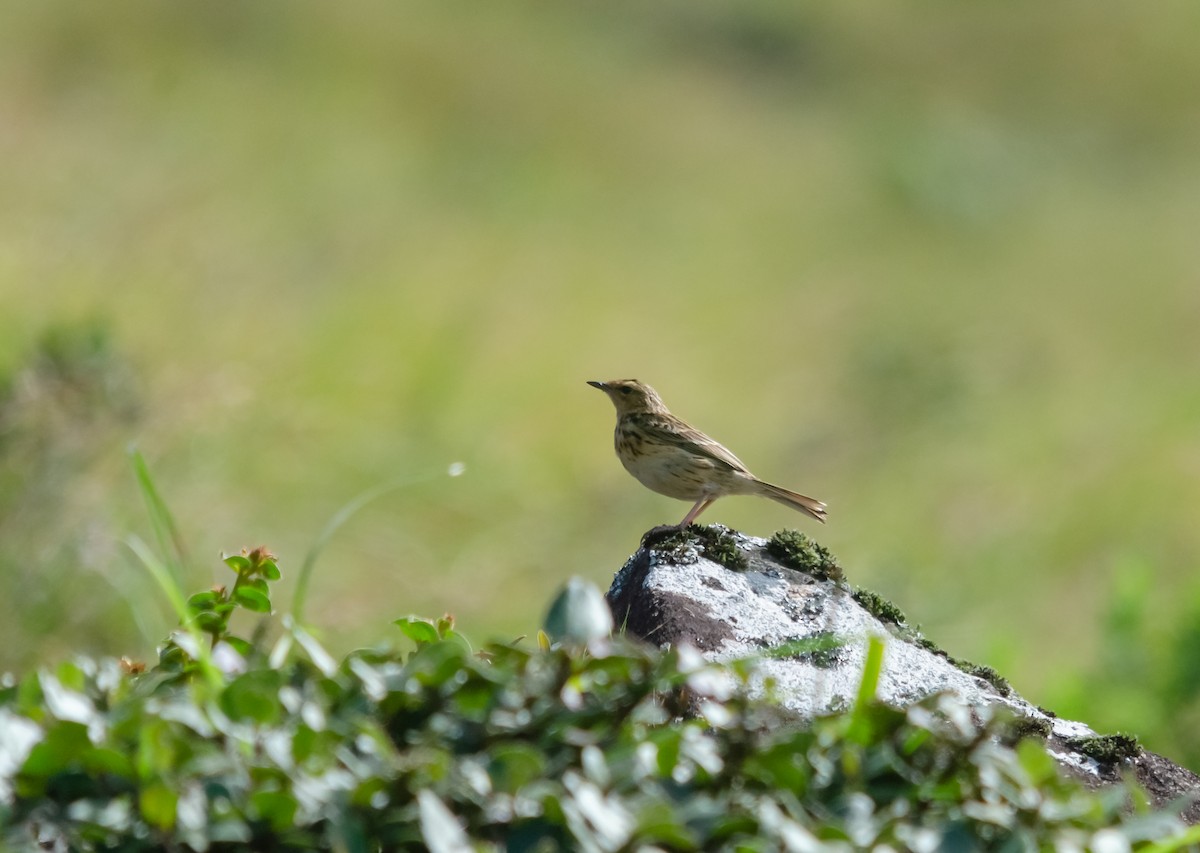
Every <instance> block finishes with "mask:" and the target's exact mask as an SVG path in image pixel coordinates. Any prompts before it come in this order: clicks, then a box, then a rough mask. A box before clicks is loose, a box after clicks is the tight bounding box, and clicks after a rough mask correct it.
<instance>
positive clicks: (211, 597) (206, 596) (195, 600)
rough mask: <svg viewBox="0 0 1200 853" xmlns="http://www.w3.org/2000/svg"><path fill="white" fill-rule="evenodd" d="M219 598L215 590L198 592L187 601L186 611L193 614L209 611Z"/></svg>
mask: <svg viewBox="0 0 1200 853" xmlns="http://www.w3.org/2000/svg"><path fill="white" fill-rule="evenodd" d="M220 598H221V596H220V595H218V594H217V592H216V591H215V590H211V589H210V590H208V591H207V592H198V593H196V594H195V595H193V596H192V597H191V598H189V599H188V600H187V606H188V610H190V611H192V612H193V613H199V612H200V611H202V610H211V609H212V607H213V605H214V604H216V603H217V601H219V600H220Z"/></svg>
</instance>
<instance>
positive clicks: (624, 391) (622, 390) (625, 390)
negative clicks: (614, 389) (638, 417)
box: [621, 385, 633, 394]
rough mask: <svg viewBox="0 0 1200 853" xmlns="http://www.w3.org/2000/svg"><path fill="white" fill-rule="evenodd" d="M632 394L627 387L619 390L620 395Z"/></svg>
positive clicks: (630, 389) (631, 390)
mask: <svg viewBox="0 0 1200 853" xmlns="http://www.w3.org/2000/svg"><path fill="white" fill-rule="evenodd" d="M632 392H633V389H632V388H630V387H629V386H628V385H626V386H625V387H624V388H622V389H621V393H622V394H630V393H632Z"/></svg>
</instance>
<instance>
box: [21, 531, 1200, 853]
mask: <svg viewBox="0 0 1200 853" xmlns="http://www.w3.org/2000/svg"><path fill="white" fill-rule="evenodd" d="M226 562H227V564H228V565H229V566H230V568H231V569H233V570H234V571H235V572H236V573H237V581H236V582H235V584H234V585H233V587H232V588H230V589H224V588H217V589H215V590H212V591H210V592H205V593H200V594H198V595H195V596H192V598H191V599H190V600H189V601H188V604H187V613H188V614H189V616H188V620H187V622H186V623H185V624H184V626H183V627H182V629H181V630H180V631H178V632H176V633H175V634H173V635H172V636H171V638H169V639H168V641H167V642H166V643H164V645H163V646H162V649H161V651H160V657H159V661H158V663H157V664H156V665H155V666H153V667H151V668H148V669H146V668H143V667H140V666H138V665H134V664H130V663H129V662H128V661H115V660H111V659H105V660H82V659H81V660H74V661H70V662H66V663H63V664H61V665H60V666H58V667H57V668H55V669H53V670H43V671H41V672H37V673H32V674H29V675H27V676H25V677H24V678H21V679H20V680H19V681H13V680H11V679H10V680H9V682H8V683H6V685H5V686H4V687H3V689H2V690H0V818H2V824H3V827H4V833H3V836H2V842H0V843H3V844H6V845H8V846H11V847H13V848H27V847H30V846H32V845H35V844H36V845H40V846H42V847H43V848H47V849H57V850H67V849H71V850H121V851H136V850H155V849H191V850H201V851H203V850H232V849H239V850H245V849H256V850H263V849H337V850H348V851H360V850H361V851H366V850H419V849H430V850H434V851H459V850H469V849H488V850H500V849H505V850H559V849H570V850H584V851H608V850H624V849H637V848H641V847H649V846H654V847H657V848H659V849H667V850H700V849H704V850H710V849H727V850H768V849H789V850H805V849H854V848H863V847H872V846H875V845H890V847H891V848H892V849H916V850H934V849H1000V848H1002V847H1003V848H1004V849H1014V850H1034V849H1068V848H1071V849H1080V848H1081V847H1083V846H1085V845H1093V846H1097V847H1099V846H1101V845H1102V844H1104V843H1107V844H1109V845H1110V847H1111V849H1123V848H1125V847H1127V846H1128V845H1132V846H1134V847H1147V848H1148V847H1149V845H1151V843H1152V842H1151V840H1150V839H1165V838H1168V837H1170V836H1174V838H1175V840H1174V841H1161V840H1160V841H1159V842H1158V846H1156V847H1154V848H1153V849H1155V850H1170V849H1175V848H1176V847H1178V846H1181V845H1183V844H1186V843H1188V841H1189V840H1190V841H1192V842H1196V841H1200V835H1198V834H1197V833H1196V831H1195V830H1194V829H1193V830H1187V831H1184V830H1183V828H1182V827H1181V826H1180V825H1179V823H1178V821H1176V820H1174V819H1170V818H1167V817H1164V816H1162V815H1145V816H1140V817H1127V816H1122V815H1121V814H1120V813H1119V811H1118V809H1119V806H1120V804H1121V801H1122V800H1123V798H1124V793H1123V792H1120V791H1118V792H1116V793H1117V796H1108V797H1098V796H1096V795H1094V794H1090V793H1087V792H1085V791H1083V790H1082V789H1080V788H1079V787H1077V786H1076V785H1074V784H1072V783H1068V782H1066V781H1064V780H1062V779H1060V778H1059V777H1058V776H1057V775H1056V773H1055V766H1054V762H1053V760H1052V759H1051V758H1050V757H1049V756H1048V755H1047V754H1046V752H1045V750H1044V749H1043V748H1042V746H1041V745H1040V744H1039V743H1038V742H1037V741H1034V740H1025V741H1022V742H1020V743H1019V744H1018V745H1017V746H1016V747H1015V748H1009V747H1007V746H1004V745H1003V741H1004V739H1003V738H1001V737H998V735H1000V734H1002V733H1003V730H1004V723H1003V722H1002V721H998V720H984V721H983V722H980V721H979V720H978V717H975V718H972V716H971V715H969V714H965V713H963V710H962V709H961V708H960V707H958V706H957V705H956V704H955V703H954V702H953V701H952V700H950V699H949V698H947V697H935V698H932V699H930V700H927V701H925V702H922V703H919V704H917V705H914V706H912V707H910V708H908V709H896V708H890V707H886V706H883V705H880V704H878V703H875V702H874V701H873V700H872V699H871V696H872V695H873V692H874V680H873V679H874V678H877V676H878V667H877V664H878V662H879V660H880V659H881V658H880V654H881V647H879V646H876V647H875V648H874V649H873V652H874V655H873V657H872V658H871V659H872V660H873V661H874V662H875V664H876V665H875V666H874V667H873V666H870V665H869V666H868V667H867V674H866V675H865V676H864V684H863V688H862V691H861V695H860V699H859V701H858V702H857V703H856V705H855V706H854V707H853V708H852V709H851V710H849V711H848V712H846V713H843V714H836V715H830V716H827V717H823V718H820V719H817V720H815V721H811V722H802V721H797V720H789V719H787V718H786V717H785V715H784V712H783V711H782V710H781V709H780V708H779V707H778V706H777V705H774V704H772V703H771V702H770V701H768V700H765V699H753V698H750V697H749V696H748V695H747V692H746V689H745V688H746V680H747V676H748V674H749V672H750V670H751V668H752V664H751V663H748V662H742V663H739V664H735V665H732V666H717V665H713V664H709V663H707V662H705V661H703V660H702V659H701V658H700V657H699V656H698V655H696V653H695V652H692V651H690V650H687V649H675V650H672V651H668V652H661V651H658V650H656V649H652V648H649V647H646V646H644V645H639V644H634V643H632V642H628V641H625V640H623V639H620V638H617V639H613V640H609V639H604V640H600V641H592V642H591V643H590V644H587V645H581V644H574V645H572V644H562V645H556V646H553V645H551V643H550V642H549V640H548V638H546V637H545V635H540V637H539V643H538V644H537V645H536V647H533V648H526V647H523V646H522V645H521V644H520V643H500V644H491V645H488V646H486V647H484V648H483V649H482V650H480V651H478V652H475V651H473V649H472V648H471V646H470V644H469V643H468V642H467V640H466V639H465V638H464V637H463V636H462V635H461V634H460V633H458V631H457V630H456V629H455V628H454V625H453V621H452V620H451V619H449V618H448V617H447V618H444V619H441V620H437V621H436V622H429V621H425V620H421V619H416V618H407V619H401V620H398V621H397V624H398V625H399V627H400V628H401V630H402V631H403V633H404V634H405V635H406V636H407V637H408V638H409V640H410V641H411V642H412V643H413V644H414V648H412V649H411V650H410V651H408V652H407V653H397V652H394V651H385V650H359V651H355V652H353V653H351V654H350V655H348V656H347V657H346V658H345V659H344V660H342V661H341V662H337V661H335V660H334V659H333V658H332V657H331V656H330V655H329V654H328V653H327V652H326V651H325V650H324V649H323V648H322V647H321V646H320V645H319V644H318V643H317V642H316V641H315V640H314V639H313V638H312V637H311V635H310V634H308V633H307V632H306V631H305V630H304V629H303V628H302V627H300V626H299V625H296V624H294V623H293V622H291V621H290V620H288V619H287V618H285V619H284V620H283V630H282V633H281V637H280V639H279V640H278V641H276V642H275V643H274V644H273V646H271V647H270V648H268V647H267V646H266V645H265V644H264V643H262V642H261V641H258V642H252V641H247V640H244V639H240V638H236V637H234V636H233V635H231V634H230V633H229V617H230V616H231V614H233V613H234V612H236V611H238V610H241V609H248V610H250V611H252V612H256V613H259V612H266V611H268V610H269V609H270V606H271V605H270V595H269V593H270V589H269V585H270V582H271V581H273V580H275V579H277V578H278V577H279V571H278V568H277V567H276V565H275V561H274V559H273V558H272V557H271V556H270V554H269V553H267V552H266V551H265V550H264V549H256V550H255V551H251V552H248V553H245V554H242V555H239V556H236V557H231V558H228V559H227V561H226ZM249 590H254V592H253V593H250V592H248V591H249ZM822 845H824V846H822ZM1113 845H1116V846H1113Z"/></svg>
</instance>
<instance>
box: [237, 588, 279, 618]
mask: <svg viewBox="0 0 1200 853" xmlns="http://www.w3.org/2000/svg"><path fill="white" fill-rule="evenodd" d="M233 599H234V601H236V602H237V603H238V604H240V605H241V606H242V607H245V608H246V609H247V610H253V611H254V612H255V613H270V612H271V599H270V598H268V597H267V594H266V593H265V592H263V591H262V590H261V589H257V588H256V587H253V586H239V587H238V588H237V589H236V590H234V592H233Z"/></svg>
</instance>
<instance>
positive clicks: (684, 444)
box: [629, 412, 750, 474]
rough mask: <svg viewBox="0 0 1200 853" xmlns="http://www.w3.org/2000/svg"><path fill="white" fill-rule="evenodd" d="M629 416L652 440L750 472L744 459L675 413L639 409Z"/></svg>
mask: <svg viewBox="0 0 1200 853" xmlns="http://www.w3.org/2000/svg"><path fill="white" fill-rule="evenodd" d="M629 417H630V418H631V419H633V420H634V421H635V423H636V424H637V425H638V426H639V427H641V428H642V430H644V431H645V432H646V434H647V436H648V437H649V438H651V439H653V440H655V441H659V442H661V443H663V444H670V445H674V446H675V447H678V448H679V449H680V450H685V451H687V452H688V453H694V454H696V455H697V456H703V457H704V458H706V459H711V460H712V461H714V462H717V463H720V464H721V465H725V466H728V467H729V468H731V469H733V470H734V471H741V472H743V473H745V474H749V473H750V469H748V468H747V467H746V465H745V463H744V462H742V460H741V459H738V458H737V457H736V456H734V455H733V454H732V453H730V452H729V450H728V449H727V448H726V447H725V445H723V444H721V443H720V442H719V441H715V440H713V439H711V438H709V437H708V436H707V435H705V434H704V433H702V432H700V430H698V429H696V428H695V427H692V426H688V425H687V424H686V423H684V422H683V421H681V420H680V419H679V418H677V417H675V416H674V415H670V414H652V413H640V412H639V413H635V414H632V415H630V416H629Z"/></svg>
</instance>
